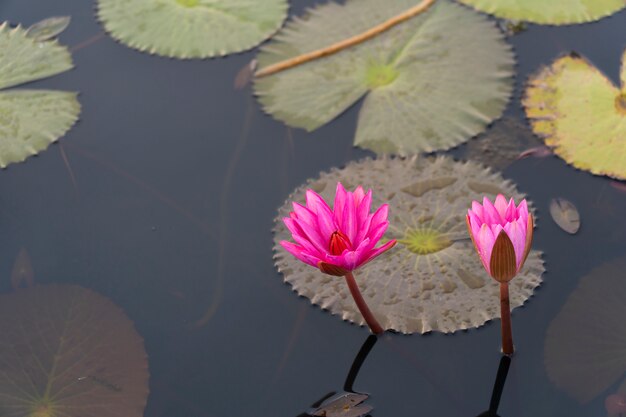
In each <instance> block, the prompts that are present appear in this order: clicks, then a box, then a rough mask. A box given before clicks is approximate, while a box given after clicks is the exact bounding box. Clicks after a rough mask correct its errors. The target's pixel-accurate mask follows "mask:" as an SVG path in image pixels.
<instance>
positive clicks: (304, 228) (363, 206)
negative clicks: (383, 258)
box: [280, 183, 396, 334]
mask: <svg viewBox="0 0 626 417" xmlns="http://www.w3.org/2000/svg"><path fill="white" fill-rule="evenodd" d="M371 205H372V190H369V191H368V192H367V194H366V193H365V192H364V191H363V188H362V187H361V186H359V187H357V188H356V190H354V192H349V191H346V190H345V189H344V188H343V186H342V185H341V184H340V183H337V192H336V193H335V203H334V207H333V209H331V208H330V207H329V206H328V204H326V202H325V201H324V199H323V198H322V197H320V196H319V194H317V193H316V192H314V191H313V190H307V192H306V207H305V206H303V205H302V204H298V203H293V212H291V213H290V214H289V217H285V218H284V219H283V221H284V222H285V225H286V226H287V228H288V229H289V231H290V232H291V235H292V236H293V240H295V241H296V243H292V242H287V241H285V240H283V241H281V242H280V244H281V245H282V246H283V247H284V248H285V249H286V250H287V251H288V252H289V253H291V254H292V255H293V256H295V257H296V258H298V259H299V260H301V261H302V262H304V263H307V264H309V265H311V266H314V267H316V268H319V269H320V271H322V272H324V273H326V274H329V275H335V276H344V277H345V279H346V283H347V284H348V288H349V290H350V293H351V294H352V298H354V302H355V303H356V305H357V307H358V309H359V311H360V312H361V314H362V315H363V318H364V319H365V322H366V323H367V325H368V326H369V327H370V329H371V330H372V332H373V333H374V334H380V333H382V332H383V331H384V330H383V328H382V327H381V325H380V324H379V323H378V321H377V320H376V318H375V317H374V315H373V314H372V312H371V311H370V309H369V307H368V306H367V304H366V302H365V300H364V299H363V295H362V294H361V291H360V290H359V286H358V285H357V283H356V280H355V278H354V275H353V274H352V271H354V270H355V269H357V268H359V267H361V266H363V265H365V264H366V263H368V262H369V261H371V260H372V259H374V258H375V257H377V256H378V255H380V254H382V253H383V252H385V251H388V250H389V249H391V248H392V247H393V246H394V245H395V244H396V241H395V240H391V241H389V242H387V243H385V244H384V245H382V246H380V247H378V248H376V244H377V243H378V241H379V240H380V239H381V238H382V237H383V235H384V234H385V231H386V230H387V226H389V222H388V221H387V214H388V212H389V207H388V206H387V204H383V205H382V206H380V207H379V208H378V210H376V212H375V213H373V214H371V213H370V206H371Z"/></svg>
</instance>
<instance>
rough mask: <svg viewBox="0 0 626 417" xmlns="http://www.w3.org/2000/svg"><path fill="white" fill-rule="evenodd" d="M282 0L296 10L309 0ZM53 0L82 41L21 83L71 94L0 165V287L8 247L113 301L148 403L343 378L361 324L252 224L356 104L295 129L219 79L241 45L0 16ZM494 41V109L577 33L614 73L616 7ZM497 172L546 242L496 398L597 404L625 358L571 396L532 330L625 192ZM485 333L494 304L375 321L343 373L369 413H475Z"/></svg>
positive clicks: (253, 399) (603, 250)
mask: <svg viewBox="0 0 626 417" xmlns="http://www.w3.org/2000/svg"><path fill="white" fill-rule="evenodd" d="M292 3H293V4H292V8H291V10H292V12H294V13H300V12H301V11H302V10H303V9H304V7H305V6H308V5H311V4H313V3H315V2H314V1H311V0H298V1H294V2H292ZM54 15H71V16H72V24H71V25H70V27H69V28H68V30H67V31H66V32H64V33H63V34H62V35H61V37H60V39H61V42H62V43H63V44H66V45H69V46H70V47H72V46H76V45H80V44H81V43H83V42H85V41H87V40H90V39H91V42H90V43H89V44H88V45H87V46H84V45H83V47H81V48H79V49H77V50H76V51H75V52H74V60H75V63H76V69H74V70H73V71H70V72H67V73H65V74H61V75H59V76H56V77H54V78H51V79H47V80H43V81H40V82H37V83H34V84H33V85H34V86H35V87H37V88H54V89H63V90H77V91H80V92H81V95H80V101H81V103H82V106H83V111H82V115H81V121H80V122H79V124H78V125H77V126H75V127H74V128H73V129H72V130H71V131H70V132H69V134H68V135H67V136H66V137H65V138H63V139H62V140H61V141H60V143H61V146H62V148H61V146H60V145H58V144H57V145H54V146H51V147H50V148H49V149H48V150H47V151H46V152H44V153H42V154H41V155H40V156H38V157H35V158H30V159H28V160H27V161H26V162H25V163H22V164H17V165H12V166H11V167H10V168H8V169H7V170H4V171H3V172H0V289H1V290H2V291H5V292H8V291H10V290H11V285H10V279H9V276H10V272H11V268H12V265H13V262H14V260H15V257H16V256H17V254H18V252H19V250H20V248H22V247H24V248H26V249H27V251H28V253H29V254H30V257H31V259H32V264H33V268H34V270H35V280H36V282H37V283H52V282H59V283H75V284H79V285H82V286H85V287H88V288H92V289H94V290H96V291H98V292H100V293H101V294H103V295H105V296H107V297H109V298H111V299H112V300H113V301H114V302H115V303H117V304H118V305H120V306H121V307H123V309H124V310H125V311H126V313H127V314H128V316H129V317H130V318H131V319H132V320H133V321H134V322H135V324H136V327H137V330H138V331H139V333H140V334H141V335H142V336H143V337H144V338H145V343H146V350H147V352H148V355H149V363H150V373H151V379H150V390H151V394H150V397H149V400H148V406H147V408H146V412H145V415H146V416H150V417H152V416H154V417H156V416H181V417H187V416H188V417H226V416H228V417H232V416H268V417H270V416H272V417H274V416H275V417H279V416H283V417H288V416H296V415H298V414H300V413H301V412H303V411H306V410H307V408H308V407H309V406H310V405H311V404H312V403H314V402H315V401H317V400H318V399H320V398H321V397H323V396H324V395H325V394H327V393H328V392H330V391H338V390H341V389H342V386H343V383H344V380H345V378H346V375H347V373H348V370H349V369H350V366H351V364H352V361H353V359H354V357H355V356H356V354H357V352H358V351H359V349H360V347H361V345H362V344H363V342H364V341H365V340H366V338H367V336H368V331H367V330H366V329H365V328H359V327H356V326H352V325H349V324H347V323H344V322H342V321H341V320H339V319H337V318H336V317H332V316H331V315H329V314H327V313H325V312H322V311H321V310H320V309H319V308H313V307H311V306H310V304H309V301H308V300H306V299H304V298H298V297H297V296H296V295H295V294H294V293H293V292H292V291H291V290H290V288H289V287H287V286H286V285H284V284H283V283H282V277H281V276H279V274H278V273H277V272H276V271H275V269H274V267H273V261H272V250H271V247H272V236H271V233H270V230H271V228H272V220H273V218H274V217H275V215H276V209H277V207H278V206H279V205H281V204H282V203H283V201H284V200H285V198H286V197H287V195H288V194H289V193H290V192H291V190H292V189H293V188H295V187H296V186H297V185H299V184H301V183H302V182H303V181H305V180H306V179H307V178H309V177H313V176H316V175H317V174H318V173H319V171H321V170H327V169H329V168H330V167H334V166H341V165H343V164H345V163H346V162H348V161H351V160H355V159H359V158H361V157H363V156H366V155H368V153H367V152H364V151H361V150H358V149H354V148H353V147H352V139H353V133H354V130H355V123H356V115H357V109H356V108H353V109H351V110H350V111H348V112H347V114H345V115H344V116H342V117H341V118H340V119H339V120H336V121H334V122H332V123H330V124H329V125H327V126H325V127H323V128H321V129H319V130H317V131H316V132H313V133H311V134H308V133H306V132H304V131H300V130H293V131H292V130H289V129H287V128H286V127H285V126H284V125H283V124H281V123H279V122H276V121H274V120H272V119H271V118H270V117H268V116H266V115H264V114H263V113H262V112H261V111H260V108H259V105H258V104H257V103H256V102H255V100H254V99H253V98H251V94H250V91H249V89H247V90H243V91H235V90H234V89H233V80H234V77H235V74H236V73H237V72H238V71H239V69H240V68H241V67H243V66H244V65H245V64H246V63H247V62H249V61H250V59H252V58H253V57H254V55H255V52H249V53H246V54H239V55H236V56H230V57H228V58H225V59H214V60H204V61H198V60H195V61H178V60H171V59H165V58H158V57H153V56H149V55H146V54H142V53H139V52H137V51H134V50H131V49H129V48H127V47H125V46H122V45H120V44H118V43H116V42H114V41H113V40H112V39H111V38H109V37H108V36H101V37H97V36H98V35H99V34H101V32H102V28H101V26H100V25H99V24H98V22H97V21H96V19H95V17H94V2H93V1H90V0H0V20H3V21H4V20H9V21H11V22H13V23H19V22H21V23H23V24H24V25H30V24H32V23H34V22H36V21H39V20H41V19H43V18H45V17H49V16H54ZM94 36H96V37H97V38H95V39H92V38H93V37H94ZM510 42H511V43H512V44H513V45H514V47H515V51H516V53H517V58H518V67H517V69H518V78H517V84H516V85H517V88H516V95H515V97H514V98H513V100H512V101H511V103H510V105H509V107H508V109H507V115H509V116H513V117H516V118H520V119H521V118H523V110H522V109H521V106H520V100H519V99H520V94H521V91H522V87H523V84H524V82H525V80H526V78H527V77H528V75H529V74H531V73H532V72H534V71H536V70H537V69H538V68H539V67H540V66H541V65H543V64H548V63H550V62H551V61H552V60H553V59H554V58H555V57H556V56H557V55H559V54H560V53H563V52H569V51H571V50H575V51H577V52H579V53H581V54H582V55H584V56H586V57H588V58H589V59H590V60H591V61H593V63H594V64H595V65H596V66H598V67H599V68H600V69H601V70H602V71H604V72H605V73H606V74H607V75H608V76H609V77H610V78H611V79H612V80H614V81H615V82H617V81H618V74H619V65H620V57H621V54H622V52H623V49H624V47H625V46H626V13H625V12H622V13H618V14H617V15H615V16H613V17H611V18H608V19H604V20H602V21H600V22H596V23H593V24H585V25H580V26H571V27H562V28H558V27H538V26H533V25H531V26H530V28H529V29H528V30H527V31H525V32H523V33H521V34H518V35H516V36H513V37H512V38H510ZM62 150H64V151H65V153H66V155H67V158H68V160H69V163H70V166H71V172H72V173H73V175H74V177H75V182H76V183H75V185H74V183H73V181H72V177H71V175H70V171H69V170H68V168H67V166H66V164H65V163H64V160H63V158H62V152H61V151H62ZM504 174H505V176H506V177H508V178H511V179H512V180H514V181H515V182H516V183H517V185H518V189H519V190H520V191H522V192H525V193H527V194H528V196H529V198H530V199H532V200H533V201H534V203H535V205H536V207H537V208H538V215H539V218H540V224H539V227H538V229H537V230H536V232H535V236H536V237H535V248H537V249H540V250H543V251H544V252H545V260H546V267H547V272H546V274H545V275H544V284H543V285H542V286H541V287H540V288H539V289H538V290H537V291H536V292H535V296H534V297H533V298H532V299H531V300H530V302H529V303H528V304H527V305H526V306H525V307H524V308H521V309H518V310H515V311H514V313H513V325H514V336H515V341H516V347H517V350H518V354H517V355H516V356H515V357H514V359H513V361H512V363H511V368H510V371H509V374H508V380H507V384H506V387H505V390H504V394H503V398H502V402H501V405H500V411H499V414H500V415H501V416H503V417H516V416H518V417H519V416H533V417H543V416H546V417H548V416H550V417H552V416H569V417H578V416H580V417H583V416H585V417H588V416H602V415H606V412H605V409H604V398H605V397H606V395H608V394H610V393H613V392H615V391H616V389H617V386H618V385H619V384H620V383H621V382H622V380H623V378H624V377H622V378H621V380H620V381H618V382H617V383H616V384H615V385H614V386H613V387H612V388H611V389H609V390H608V391H607V392H605V393H603V394H602V395H600V396H598V397H597V398H595V399H594V400H592V401H591V402H589V403H588V404H585V405H580V404H579V403H578V402H576V401H575V400H574V399H572V398H570V397H569V396H567V395H566V394H565V393H563V392H562V391H560V390H559V389H558V388H557V387H555V386H554V385H553V384H552V383H551V382H550V380H549V379H548V377H547V374H546V370H545V366H544V354H543V349H544V342H545V335H546V329H547V327H548V325H549V323H550V322H551V320H552V319H553V318H554V317H555V315H556V314H557V313H558V312H559V310H560V308H561V306H562V304H563V302H564V301H565V300H566V299H567V297H568V295H569V294H570V293H571V291H572V290H573V289H574V288H575V287H576V286H577V283H578V281H579V279H580V278H581V277H582V276H584V275H585V274H586V273H588V272H589V271H590V270H592V269H593V268H594V267H596V266H598V265H600V264H602V263H604V262H607V261H610V260H612V259H615V258H618V257H622V256H624V255H625V253H624V252H625V248H626V246H625V244H626V222H624V221H623V216H622V214H623V213H625V212H626V194H624V193H621V192H619V191H617V190H616V189H614V188H613V187H611V186H610V184H609V180H608V179H606V178H600V177H593V176H591V175H588V174H586V173H583V172H580V171H576V170H574V169H573V168H571V167H569V166H567V165H566V164H565V163H564V162H563V161H562V160H560V159H558V158H554V157H551V158H545V159H525V160H521V161H518V162H515V163H514V164H513V165H511V166H510V167H509V168H508V169H507V170H506V171H505V172H504ZM556 196H561V197H565V198H567V199H569V200H571V201H572V202H574V203H575V204H576V205H577V207H578V208H579V210H580V213H581V216H582V222H583V225H582V229H581V231H580V232H579V234H578V235H576V236H570V235H567V234H566V233H564V232H562V231H561V230H560V229H558V227H557V226H556V225H555V224H554V223H553V222H552V221H551V220H550V219H549V214H548V203H549V201H550V199H551V198H552V197H556ZM625 311H626V309H625ZM207 312H208V313H207ZM203 316H204V317H205V318H206V319H207V320H205V321H206V323H205V324H204V325H203V326H200V327H198V326H194V323H196V322H197V321H198V320H200V319H201V318H202V317H203ZM580 331H581V332H584V331H585V328H581V329H580ZM0 337H1V336H0ZM5 342H6V341H5ZM499 342H500V328H499V322H498V321H496V322H493V323H489V324H487V325H486V326H484V327H482V328H480V329H478V330H471V331H467V332H459V333H458V334H455V335H452V336H444V335H441V334H432V335H427V336H419V335H414V336H400V335H385V336H384V337H382V338H381V339H380V340H378V342H377V343H376V344H375V345H374V346H373V349H372V351H371V353H370V354H369V356H368V357H367V360H366V361H365V363H364V364H363V366H362V368H361V371H360V373H359V375H358V377H357V378H356V381H355V383H354V389H355V390H357V391H361V392H367V393H370V394H371V398H370V399H369V400H368V403H369V404H372V405H373V406H374V407H375V408H374V411H373V412H372V416H393V417H405V416H413V417H415V416H429V417H430V416H437V417H438V416H459V417H461V416H463V417H473V416H476V415H478V414H480V413H481V412H482V411H484V410H486V409H487V408H488V405H489V398H490V396H491V389H492V386H493V383H494V379H495V377H496V371H497V368H498V364H499V361H500V353H499ZM588 360H589V361H590V362H593V360H594V358H593V357H589V358H588ZM621 360H622V362H623V359H621Z"/></svg>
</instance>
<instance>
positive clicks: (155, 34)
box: [98, 0, 288, 59]
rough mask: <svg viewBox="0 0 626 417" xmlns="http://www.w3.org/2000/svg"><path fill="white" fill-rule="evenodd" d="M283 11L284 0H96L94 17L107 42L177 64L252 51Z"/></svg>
mask: <svg viewBox="0 0 626 417" xmlns="http://www.w3.org/2000/svg"><path fill="white" fill-rule="evenodd" d="M287 9H288V4H287V0H229V1H218V0H98V17H99V19H100V20H101V21H102V23H103V24H104V27H105V29H106V30H107V32H109V33H110V34H111V36H113V38H115V39H116V40H118V41H120V42H122V43H123V44H125V45H127V46H130V47H131V48H135V49H138V50H140V51H144V52H149V53H151V54H156V55H161V56H167V57H172V58H182V59H186V58H209V57H214V56H223V55H227V54H231V53H235V52H241V51H245V50H247V49H250V48H253V47H255V46H257V45H258V44H260V43H261V42H263V41H264V40H265V39H267V38H269V37H270V36H271V35H272V34H273V33H274V32H276V31H277V30H278V28H279V27H280V26H281V25H282V23H283V21H284V20H285V18H286V17H287Z"/></svg>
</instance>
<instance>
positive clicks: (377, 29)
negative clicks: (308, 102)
mask: <svg viewBox="0 0 626 417" xmlns="http://www.w3.org/2000/svg"><path fill="white" fill-rule="evenodd" d="M435 1H436V0H423V1H422V2H421V3H420V4H418V5H417V6H414V7H411V8H410V9H409V10H406V11H404V12H402V13H400V14H399V15H397V16H394V17H392V18H391V19H389V20H386V21H384V22H382V23H380V24H379V25H376V26H374V27H373V28H371V29H368V30H366V31H365V32H363V33H360V34H358V35H355V36H352V37H351V38H348V39H344V40H342V41H339V42H337V43H334V44H332V45H329V46H326V47H324V48H321V49H317V50H315V51H311V52H307V53H305V54H302V55H298V56H296V57H293V58H289V59H287V60H285V61H280V62H277V63H275V64H272V65H269V66H267V67H265V68H261V69H260V70H258V71H257V72H256V73H255V74H254V76H255V77H257V78H260V77H265V76H267V75H272V74H276V73H277V72H280V71H284V70H286V69H289V68H293V67H295V66H298V65H301V64H304V63H306V62H309V61H313V60H315V59H319V58H323V57H325V56H329V55H332V54H335V53H337V52H339V51H342V50H344V49H346V48H350V47H352V46H355V45H358V44H360V43H363V42H365V41H366V40H369V39H371V38H373V37H375V36H377V35H380V34H381V33H383V32H386V31H388V30H389V29H391V28H392V27H394V26H396V25H398V24H400V23H402V22H405V21H407V20H409V19H410V18H412V17H415V16H417V15H418V14H420V13H422V12H424V11H426V10H428V8H429V7H430V6H431V5H432V4H433V3H434V2H435Z"/></svg>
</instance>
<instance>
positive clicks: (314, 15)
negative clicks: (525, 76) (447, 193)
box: [254, 0, 514, 155]
mask: <svg viewBox="0 0 626 417" xmlns="http://www.w3.org/2000/svg"><path fill="white" fill-rule="evenodd" d="M419 2H420V0H385V1H380V0H347V1H346V3H345V5H340V4H338V3H334V2H329V3H327V4H324V5H322V6H319V7H316V8H314V9H312V10H310V11H309V12H308V14H307V15H306V16H305V17H303V18H300V19H294V20H293V21H291V22H289V23H288V24H287V25H286V27H285V28H284V29H283V30H282V31H281V32H279V33H278V34H277V35H276V36H275V37H274V38H273V39H272V41H271V42H270V43H268V44H267V45H265V46H263V47H262V49H261V52H260V53H259V55H258V63H259V68H261V69H262V68H264V67H266V66H268V65H270V64H273V63H276V62H279V61H283V60H285V59H289V58H292V57H294V56H297V55H300V54H303V53H306V52H311V51H313V50H316V49H319V48H322V47H325V46H328V45H331V44H333V43H335V42H338V41H341V40H344V39H347V38H349V37H351V36H354V35H357V34H360V33H362V32H364V31H366V30H368V29H370V28H372V27H373V26H375V25H377V24H380V23H382V22H384V21H386V20H387V19H389V18H391V17H393V16H396V15H398V14H399V13H401V12H403V11H405V10H407V9H409V8H410V7H412V6H415V5H416V4H418V3H419ZM513 65H514V57H513V53H512V51H511V48H510V46H509V45H508V44H507V43H506V42H505V41H504V36H503V34H502V33H501V32H500V31H499V30H498V29H497V28H496V27H495V25H494V24H493V23H491V22H489V21H488V20H487V19H486V18H485V17H483V16H481V15H479V14H477V13H474V12H472V11H470V10H468V9H466V8H464V7H461V6H459V5H456V4H452V3H450V2H448V1H446V0H440V1H438V2H436V3H435V4H434V5H433V6H431V8H430V9H428V10H427V11H426V12H424V13H422V14H420V15H418V16H416V17H414V18H412V19H410V20H408V21H406V22H404V23H401V24H399V25H397V26H395V27H394V28H392V29H390V30H388V31H386V32H384V33H382V34H380V35H378V36H376V37H374V38H372V39H370V40H368V41H366V42H364V43H362V44H359V45H356V46H354V47H351V48H348V49H344V50H343V51H340V52H338V53H336V54H334V55H331V56H328V57H325V58H322V59H318V60H315V61H311V62H309V63H306V64H303V65H300V66H297V67H294V68H291V69H288V70H285V71H282V72H280V73H277V74H274V75H270V76H267V77H262V78H257V79H256V80H255V84H254V88H255V93H256V95H257V96H258V98H259V101H260V102H261V104H262V105H263V108H264V109H265V111H266V112H268V113H269V114H271V115H272V116H273V117H275V118H276V119H278V120H281V121H284V122H285V123H286V124H288V125H290V126H294V127H300V128H303V129H306V130H309V131H311V130H315V129H317V128H319V127H320V126H322V125H324V124H326V123H328V122H330V121H331V120H333V119H334V118H335V117H337V116H339V115H340V114H341V113H343V112H344V111H345V110H346V109H348V108H349V107H351V106H352V105H354V104H355V103H356V102H357V101H359V100H360V99H361V98H363V97H365V99H364V101H363V105H362V107H361V110H360V114H359V120H358V126H357V131H356V137H355V139H354V143H355V145H357V146H361V147H364V148H367V149H371V150H373V151H375V152H378V153H394V154H400V155H407V154H415V153H419V152H424V151H426V152H429V151H434V150H439V149H448V148H451V147H454V146H456V145H458V144H460V143H462V142H464V141H466V140H467V139H469V138H471V137H472V136H474V135H476V134H478V133H480V132H482V131H483V130H484V129H485V127H486V126H487V125H488V124H489V123H491V122H492V121H493V120H494V119H496V118H498V117H500V115H501V114H502V111H503V109H504V107H505V105H506V103H507V102H508V100H509V97H510V95H511V91H512V86H513V73H514V72H513Z"/></svg>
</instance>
